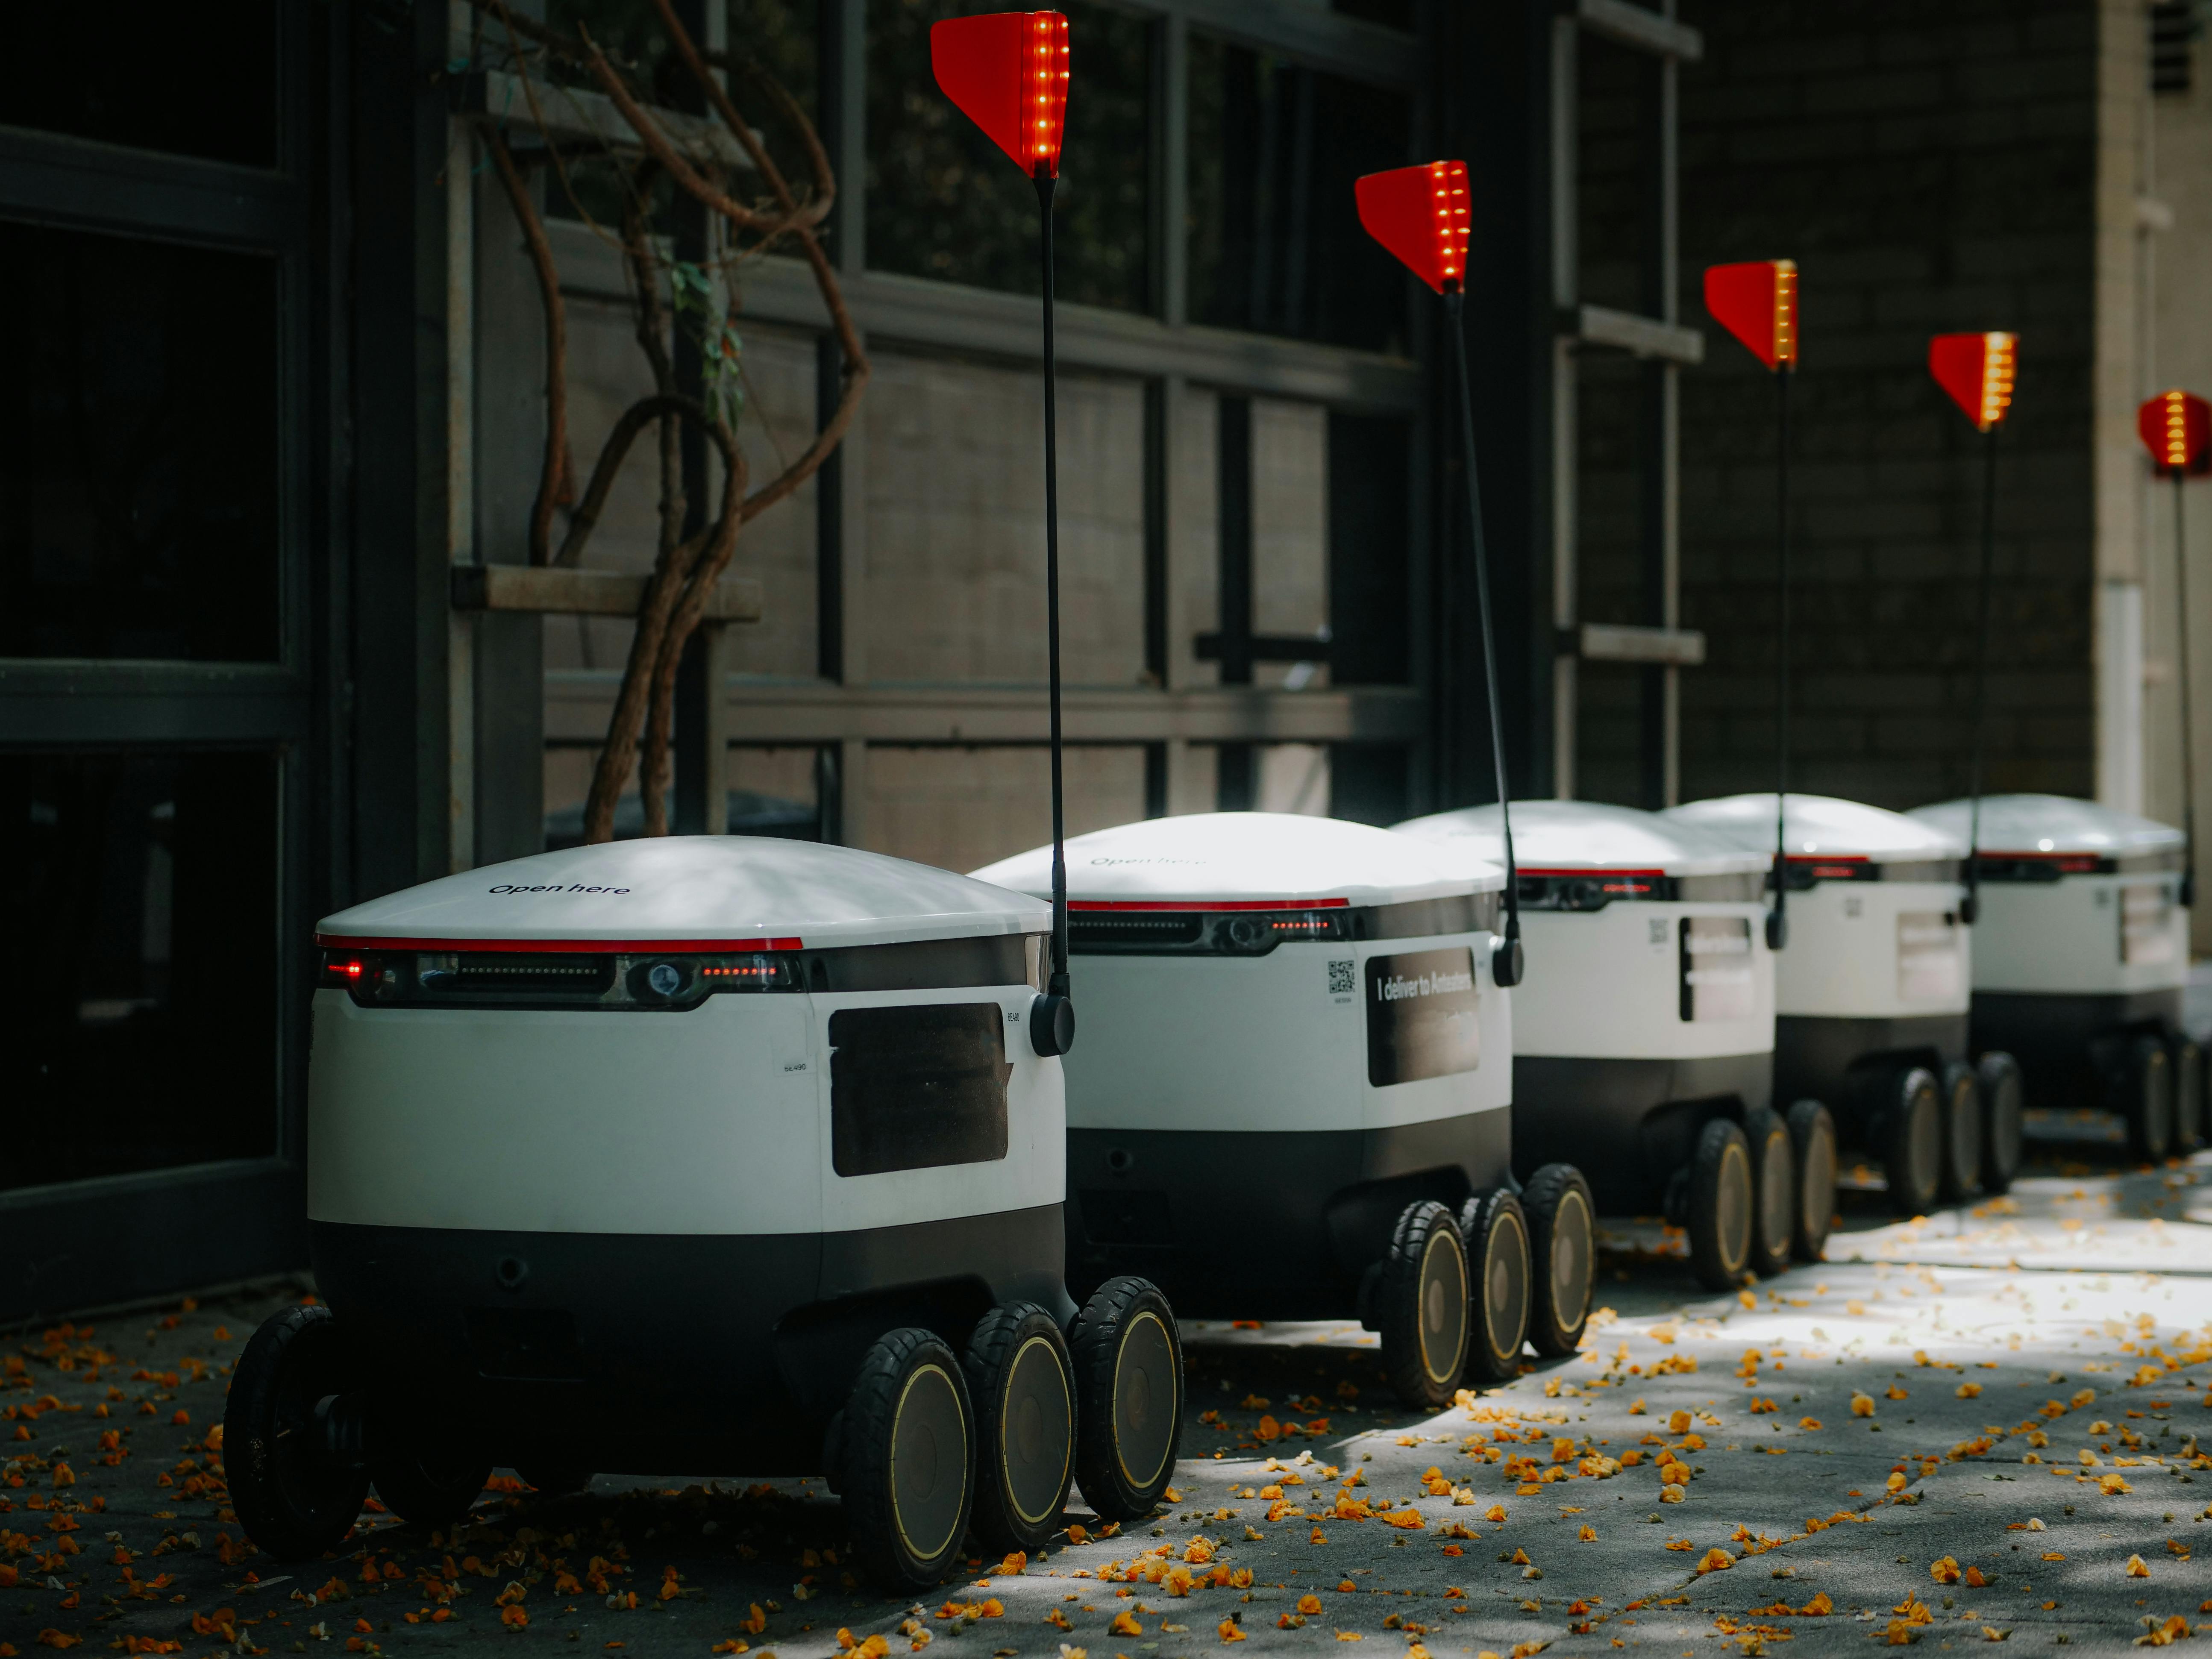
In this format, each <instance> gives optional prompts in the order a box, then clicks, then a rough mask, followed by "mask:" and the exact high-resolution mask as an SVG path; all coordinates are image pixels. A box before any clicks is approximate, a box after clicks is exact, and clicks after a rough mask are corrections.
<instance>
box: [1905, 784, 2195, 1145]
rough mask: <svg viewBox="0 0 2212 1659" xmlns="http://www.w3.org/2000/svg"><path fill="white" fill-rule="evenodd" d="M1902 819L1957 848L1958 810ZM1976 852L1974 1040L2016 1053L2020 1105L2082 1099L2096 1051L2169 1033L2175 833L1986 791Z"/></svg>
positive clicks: (2098, 1071)
mask: <svg viewBox="0 0 2212 1659" xmlns="http://www.w3.org/2000/svg"><path fill="white" fill-rule="evenodd" d="M1911 816H1912V817H1915V818H1917V819H1918V820H1920V821H1922V822H1923V823H1929V824H1931V825H1934V826H1936V827H1937V828H1939V829H1942V830H1943V831H1945V832H1946V833H1948V834H1949V835H1951V836H1955V837H1957V838H1959V839H1960V840H1961V841H1962V842H1963V841H1964V839H1965V838H1966V835H1967V833H1968V827H1969V817H1970V804H1969V803H1968V802H1966V801H1963V800H1956V801H1946V802H1943V803H1942V804H1941V805H1934V806H1923V807H1920V808H1917V810H1915V811H1913V812H1912V814H1911ZM1978 847H1979V855H1978V859H1977V863H1978V866H1979V868H1978V909H1979V915H1978V918H1977V920H1976V921H1975V924H1974V928H1973V933H1974V935H1975V938H1974V946H1973V980H1972V984H1973V1028H1974V1042H1975V1044H1976V1046H1977V1047H1978V1048H2003V1049H2007V1050H2009V1051H2010V1052H2011V1053H2013V1054H2015V1055H2017V1056H2018V1057H2019V1060H2020V1063H2021V1072H2022V1073H2023V1075H2024V1077H2025V1079H2026V1081H2027V1089H2028V1097H2029V1099H2030V1101H2031V1102H2033V1103H2038V1104H2043V1105H2054V1106H2055V1105H2074V1106H2081V1105H2088V1104H2093V1103H2096V1100H2097V1098H2098V1095H2097V1092H2096V1091H2097V1088H2098V1085H2099V1079H2100V1076H2103V1075H2105V1074H2107V1073H2110V1072H2111V1071H2112V1067H2113V1065H2114V1064H2116V1063H2117V1062H2116V1061H2114V1060H2112V1058H2111V1057H2110V1056H2106V1055H2104V1054H2102V1050H2103V1049H2104V1048H2107V1047H2109V1046H2111V1045H2112V1043H2113V1042H2116V1041H2117V1040H2118V1039H2119V1038H2120V1037H2122V1036H2126V1035H2128V1034H2131V1033H2132V1034H2139V1033H2146V1032H2155V1033H2160V1034H2163V1035H2165V1036H2168V1037H2178V1036H2179V1030H2180V1024H2181V1002H2182V991H2183V988H2184V987H2185V986H2186V984H2187V983H2188V979H2189V911H2188V909H2187V908H2185V906H2184V905H2183V904H2182V902H2181V896H2182V891H2181V890H2182V878H2183V875H2184V869H2183V866H2184V863H2185V854H2186V844H2185V837H2184V836H2183V835H2182V832H2181V831H2180V830H2179V829H2174V828H2172V826H2171V825H2168V824H2163V823H2155V822H2154V821H2152V820H2151V819H2148V818H2143V817H2136V815H2134V814H2133V813H2130V812H2120V811H2114V810H2112V808H2110V807H2106V806H2101V805H2098V804H2097V803H2096V802H2094V801H2087V800H2077V799H2072V798H2071V797H2068V796H2063V795H1986V796H1984V797H1983V799H1982V803H1981V817H1980V829H1979V835H1978ZM2191 1063H2192V1064H2193V1061H2192V1062H2191Z"/></svg>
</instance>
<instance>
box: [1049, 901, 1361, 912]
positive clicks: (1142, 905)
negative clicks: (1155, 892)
mask: <svg viewBox="0 0 2212 1659" xmlns="http://www.w3.org/2000/svg"><path fill="white" fill-rule="evenodd" d="M1351 903H1352V901H1351V900H1350V899H1340V898H1324V899H1070V900H1068V902H1067V908H1069V909H1071V910H1177V911H1187V910H1340V909H1344V908H1347V907H1348V906H1349V905H1350V904H1351Z"/></svg>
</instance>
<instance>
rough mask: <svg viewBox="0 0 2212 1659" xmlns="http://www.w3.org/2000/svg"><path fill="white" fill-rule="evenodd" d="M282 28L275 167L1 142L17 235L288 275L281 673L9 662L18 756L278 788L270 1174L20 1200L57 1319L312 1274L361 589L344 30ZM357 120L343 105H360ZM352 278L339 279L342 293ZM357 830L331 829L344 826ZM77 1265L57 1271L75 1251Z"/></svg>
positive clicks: (124, 1178) (9, 743)
mask: <svg viewBox="0 0 2212 1659" xmlns="http://www.w3.org/2000/svg"><path fill="white" fill-rule="evenodd" d="M314 10H315V9H313V8H310V7H306V6H289V5H282V6H279V7H278V8H277V9H276V19H277V23H276V27H277V32H278V33H277V40H276V53H275V70H276V85H275V88H274V95H275V97H276V100H277V109H276V117H277V122H276V125H277V147H276V165H275V166H273V167H252V166H242V165H236V164H233V163H228V162H220V161H202V160H197V159H195V158H192V157H189V156H185V155H175V154H171V153H167V152H162V151H155V150H148V149H134V148H130V147H126V146H122V145H118V144H111V143H100V142H95V141H91V140H85V139H78V138H74V137H65V136H63V135H59V134H56V133H51V132H43V131H31V130H27V129H24V128H20V127H11V126H7V125H0V220H8V221H13V222H19V223H25V224H31V225H37V226H41V227H47V228H58V229H65V230H71V231H81V232H89V233H94V234H112V235H117V236H128V237H132V238H137V239H141V240H155V241H161V242H167V243H171V244H174V245H178V246H188V247H193V248H203V249H208V250H212V251H217V252H232V253H245V254H252V255H258V256H262V257H265V258H269V259H270V260H271V261H273V262H274V264H275V268H276V284H275V289H276V329H277V339H276V350H275V358H276V365H277V384H276V391H275V395H276V398H277V400H278V407H277V410H276V432H277V438H276V442H277V456H276V461H277V489H278V492H279V499H278V502H277V514H276V522H277V548H278V556H277V578H276V579H277V581H278V584H279V594H278V605H277V616H278V623H277V651H276V659H275V660H274V661H272V662H242V663H229V662H197V661H195V662H185V661H171V660H139V659H83V658H56V659H26V658H0V750H11V751H15V752H19V753H20V752H27V751H28V752H37V751H45V752H49V753H52V752H60V751H68V752H80V753H81V752H87V751H93V752H118V751H131V750H135V751H141V752H145V751H155V752H159V751H165V750H166V751H182V750H253V751H257V752H262V753H269V754H272V755H274V756H275V757H276V765H277V772H278V783H277V803H278V804H277V811H278V813H279V815H280V821H279V824H278V827H277V836H276V840H277V845H278V847H279V848H280V854H279V868H278V869H277V871H276V872H274V874H275V879H276V882H277V902H276V916H277V927H278V931H279V937H278V939H277V940H276V965H277V984H276V995H277V997H278V999H279V1006H278V1009H277V1015H278V1018H277V1022H276V1024H277V1030H278V1032H279V1039H278V1045H277V1051H276V1053H275V1054H271V1055H270V1056H269V1058H268V1063H269V1064H270V1066H273V1067H274V1068H275V1069H276V1088H275V1090H274V1091H273V1092H274V1095H275V1098H276V1102H277V1107H276V1111H277V1121H276V1124H275V1125H274V1126H273V1130H272V1136H271V1141H272V1146H273V1151H272V1152H271V1153H270V1155H268V1156H265V1157H260V1158H246V1159H233V1160H227V1161H221V1162H214V1163H200V1164H184V1165H179V1166H177V1167H174V1168H171V1169H167V1170H149V1171H145V1172H141V1173H134V1174H129V1175H118V1176H99V1177H94V1178H91V1179H88V1180H82V1181H74V1182H65V1183H59V1184H54V1185H48V1186H40V1187H27V1188H20V1189H17V1190H14V1191H10V1192H7V1193H0V1250H6V1251H8V1252H9V1253H10V1254H11V1255H14V1256H15V1259H18V1260H21V1261H41V1262H42V1263H46V1264H48V1265H46V1266H42V1267H41V1269H40V1273H39V1275H38V1276H37V1278H36V1279H35V1281H34V1282H33V1283H30V1284H27V1285H22V1286H21V1287H18V1289H17V1290H16V1291H14V1292H13V1293H11V1295H10V1296H9V1297H8V1298H7V1302H8V1304H9V1305H8V1307H7V1309H6V1310H5V1311H7V1312H10V1313H14V1312H23V1313H32V1312H41V1311H52V1310H56V1309H61V1308H67V1307H71V1306H80V1305H83V1304H86V1303H87V1302H88V1301H93V1300H99V1301H113V1300H116V1299H118V1298H123V1297H132V1296H137V1295H141V1294H151V1293H155V1292H158V1291H164V1290H167V1289H169V1288H172V1287H173V1286H175V1285H179V1284H191V1283H213V1282H221V1281H223V1280H226V1279H235V1278H238V1277H240V1276H241V1275H243V1274H247V1273H257V1272H263V1271H266V1270H268V1269H269V1268H270V1267H271V1266H273V1265H276V1264H281V1263H283V1262H287V1261H302V1260H304V1259H305V1255H306V1252H305V1248H304V1243H305V1237H304V1230H303V1227H302V1225H301V1198H302V1189H303V1180H302V1171H301V1152H302V1149H303V1148H302V1142H303V1138H304V1127H305V1124H304V1119H305V1101H306V1080H307V1078H306V1073H307V1016H308V1007H309V1001H308V999H309V995H310V991H309V983H308V982H309V979H310V975H311V972H312V965H313V964H312V963H311V961H310V959H309V952H308V949H307V946H308V930H309V927H310V925H311V923H312V921H313V916H312V915H311V914H309V912H310V908H311V906H312V905H313V902H315V899H316V897H317V896H318V895H319V893H320V892H321V890H323V889H324V888H325V885H326V884H325V882H323V881H322V880H320V879H319V872H321V871H322V870H323V869H325V867H326V866H325V861H324V860H319V859H318V858H316V857H315V856H314V848H315V847H316V845H317V843H318V840H319V835H320V834H322V833H324V829H323V826H324V825H325V823H328V822H329V820H325V819H319V817H318V814H317V811H316V810H315V805H316V795H315V787H316V784H317V781H318V777H319V774H320V773H322V772H323V771H325V770H329V771H331V772H333V773H335V772H336V771H337V770H338V769H337V768H336V767H335V766H333V765H331V764H330V763H329V762H328V761H327V760H325V759H323V758H321V757H319V753H318V751H319V750H321V749H325V748H327V746H328V744H329V738H330V734H331V732H332V731H333V730H334V729H335V728H336V721H335V720H334V718H333V717H334V715H335V714H336V713H337V692H336V691H335V690H333V689H332V688H331V680H332V678H333V677H332V676H331V674H329V673H328V672H327V671H326V670H325V667H324V665H325V663H326V662H327V661H328V660H329V659H331V656H332V655H333V654H334V653H333V651H332V648H331V647H333V646H334V645H335V643H336V641H337V640H338V639H339V638H340V637H342V636H341V635H340V634H339V633H338V631H337V629H338V618H337V605H336V603H335V600H336V597H337V594H338V593H339V592H341V591H342V589H343V583H342V581H340V580H336V578H337V574H338V573H337V569H336V568H335V566H334V564H333V563H332V562H331V556H332V555H333V553H334V552H335V550H337V548H338V547H340V546H341V545H342V544H343V536H342V535H341V533H340V532H339V528H338V522H337V519H336V517H335V516H334V514H333V513H332V512H331V501H332V499H333V495H334V492H333V491H332V490H331V489H330V487H329V481H330V477H331V470H332V467H333V465H334V464H335V463H336V462H337V460H338V459H339V458H338V457H337V455H336V454H335V453H334V452H333V451H332V449H331V437H330V435H331V433H332V432H333V431H334V429H335V428H334V422H333V420H332V417H331V410H332V408H333V407H334V405H335V404H337V402H338V400H339V399H340V398H342V397H343V386H344V378H343V362H342V361H341V359H340V357H339V356H338V354H337V352H336V351H335V350H334V349H332V342H333V339H334V331H333V330H332V329H331V325H330V319H331V316H332V314H333V305H332V301H333V298H334V295H333V293H332V292H331V291H330V290H329V289H328V287H327V283H326V278H325V275H324V273H325V271H326V270H331V271H334V270H337V269H339V267H340V264H341V263H342V262H340V261H337V260H336V259H329V260H323V259H319V258H318V257H317V256H318V252H319V246H318V241H319V239H322V238H328V237H329V236H330V235H331V219H330V216H329V215H328V214H327V212H326V210H325V205H324V204H325V200H326V198H327V191H325V189H324V188H323V187H322V181H323V180H324V179H325V178H327V177H330V176H331V174H332V172H333V168H332V157H331V155H330V154H329V150H330V143H329V141H328V139H327V138H326V137H325V135H326V134H327V133H329V132H333V131H336V128H335V127H334V126H325V125H322V124H321V122H320V118H319V114H318V112H319V110H320V109H322V108H323V107H324V102H325V97H326V95H327V94H330V93H331V92H332V91H338V90H340V89H339V88H337V84H336V82H334V81H333V82H331V84H330V85H320V84H319V76H320V69H319V66H327V65H329V64H331V63H332V61H333V57H334V50H335V49H334V38H335V36H336V34H337V32H338V26H337V23H335V22H334V21H332V20H331V19H330V18H318V17H315V16H313V15H311V14H312V13H313V11H314ZM340 107H343V94H342V91H341V93H340ZM327 280H328V281H334V280H335V278H331V279H327ZM336 816H337V815H335V814H333V815H332V817H333V818H334V817H336ZM58 1237H59V1238H66V1239H68V1240H69V1241H70V1248H69V1249H67V1250H66V1251H64V1252H59V1253H58V1252H57V1251H56V1250H55V1249H53V1246H52V1241H53V1240H54V1239H56V1238H58Z"/></svg>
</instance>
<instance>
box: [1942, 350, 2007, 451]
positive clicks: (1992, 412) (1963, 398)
mask: <svg viewBox="0 0 2212 1659" xmlns="http://www.w3.org/2000/svg"><path fill="white" fill-rule="evenodd" d="M2019 345H2020V337H2019V336H2018V335H2016V334H2007V333H2003V332H2002V331H1993V332H1990V333H1987V334H1938V335H1937V336H1936V337H1935V338H1934V339H1932V340H1930V341H1929V343H1928V372H1929V374H1932V375H1934V376H1935V377H1936V385H1938V386H1942V388H1943V390H1944V391H1945V392H1947V393H1948V394H1949V396H1950V399H1951V401H1952V402H1953V403H1954V404H1958V405H1959V407H1960V409H1961V410H1964V411H1965V412H1966V418H1967V419H1968V420H1970V421H1972V422H1973V423H1974V426H1975V428H1976V429H1977V430H1978V431H1982V432H1987V431H1988V430H1990V428H1992V427H1995V426H1997V425H1999V424H2001V423H2002V422H2003V420H2004V417H2005V411H2006V410H2009V409H2010V408H2011V407H2012V386H2013V363H2014V358H2015V355H2016V353H2017V351H2018V349H2019Z"/></svg>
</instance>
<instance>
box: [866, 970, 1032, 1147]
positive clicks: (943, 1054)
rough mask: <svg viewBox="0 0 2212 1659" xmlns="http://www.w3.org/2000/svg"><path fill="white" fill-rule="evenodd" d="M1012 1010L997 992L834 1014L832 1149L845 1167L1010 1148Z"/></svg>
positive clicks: (1012, 1071) (1012, 1069)
mask: <svg viewBox="0 0 2212 1659" xmlns="http://www.w3.org/2000/svg"><path fill="white" fill-rule="evenodd" d="M1005 1028H1006V1016H1005V1015H1004V1014H1002V1013H1001V1012H1000V1010H999V1005H998V1004H997V1003H995V1002H964V1003H955V1004H951V1005H946V1006H907V1007H888V1008H884V1007H878V1008H840V1009H838V1010H837V1012H835V1013H833V1014H831V1015H830V1016H829V1154H830V1163H831V1165H832V1167H834V1168H835V1169H836V1171H837V1173H838V1174H839V1175H841V1176H864V1175H882V1174H884V1173H885V1172H887V1171H889V1170H933V1169H938V1168H941V1167H942V1166H944V1165H945V1164H987V1163H991V1162H993V1161H994V1160H996V1159H998V1158H1004V1157H1005V1156H1006V1079H1008V1078H1010V1077H1012V1075H1013V1073H1014V1068H1013V1067H1012V1066H1010V1065H1008V1064H1007V1063H1006V1029H1005Z"/></svg>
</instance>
